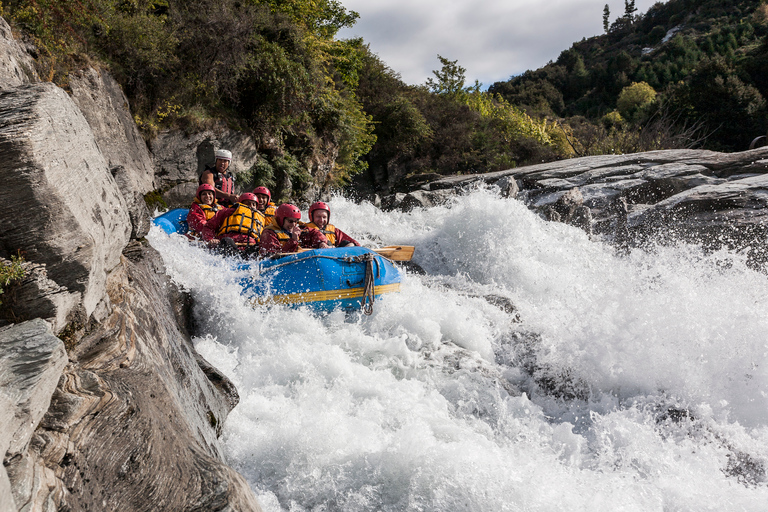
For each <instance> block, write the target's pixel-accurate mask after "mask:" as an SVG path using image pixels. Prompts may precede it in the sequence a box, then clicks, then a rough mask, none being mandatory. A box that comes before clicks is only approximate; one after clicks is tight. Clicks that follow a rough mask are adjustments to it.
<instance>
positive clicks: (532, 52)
mask: <svg viewBox="0 0 768 512" xmlns="http://www.w3.org/2000/svg"><path fill="white" fill-rule="evenodd" d="M657 1H658V0H636V1H635V6H636V7H637V8H638V13H645V12H646V11H647V10H648V9H649V8H650V7H651V6H652V5H653V4H655V3H656V2H657ZM341 3H342V4H343V5H344V6H345V7H346V8H347V9H348V10H352V11H357V12H358V13H359V14H360V18H359V19H358V20H357V23H356V24H355V26H353V27H352V28H351V29H344V30H342V31H341V32H339V34H338V36H337V37H338V38H340V39H346V38H350V37H358V36H359V37H362V38H363V39H364V40H365V41H366V42H367V43H369V44H370V46H371V50H372V51H373V53H375V54H377V55H378V56H379V58H381V60H383V61H384V62H385V63H386V64H387V65H388V66H389V67H390V68H392V69H393V70H395V71H397V72H398V73H400V74H401V75H402V78H403V80H404V81H405V82H406V83H409V84H423V83H424V82H425V81H426V79H427V78H428V77H431V76H432V70H435V69H439V68H440V62H439V61H438V60H437V55H438V54H440V55H442V56H443V57H445V58H447V59H450V60H458V61H459V65H460V66H462V67H464V68H466V70H467V73H466V76H467V82H466V83H467V85H471V84H472V83H474V81H475V79H477V80H480V82H482V83H483V84H484V86H485V87H484V88H487V87H488V86H489V85H491V84H492V83H493V82H497V81H499V80H507V79H508V78H509V77H510V76H512V75H519V74H520V73H523V72H524V71H526V70H528V69H537V68H539V67H541V66H543V65H544V64H546V63H547V62H548V61H550V60H555V59H557V56H558V55H560V52H561V51H563V50H565V49H567V48H570V47H571V44H573V43H574V42H576V41H580V40H581V39H582V38H583V37H591V36H594V35H598V34H601V33H603V7H604V6H605V4H606V3H607V4H608V6H609V7H610V9H611V21H613V20H614V19H616V18H617V17H619V16H620V15H622V14H623V13H624V0H607V1H606V0H341Z"/></svg>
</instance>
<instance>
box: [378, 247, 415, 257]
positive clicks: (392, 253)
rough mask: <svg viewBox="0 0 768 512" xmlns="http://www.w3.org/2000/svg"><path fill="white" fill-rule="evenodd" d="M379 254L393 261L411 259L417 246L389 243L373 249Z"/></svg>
mask: <svg viewBox="0 0 768 512" xmlns="http://www.w3.org/2000/svg"><path fill="white" fill-rule="evenodd" d="M371 250H372V251H374V252H375V253H376V254H378V255H379V256H384V257H385V258H389V259H390V260H392V261H411V258H413V251H414V250H416V248H415V247H414V246H412V245H388V246H387V247H380V248H379V249H371Z"/></svg>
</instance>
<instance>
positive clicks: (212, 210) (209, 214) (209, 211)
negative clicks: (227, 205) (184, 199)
mask: <svg viewBox="0 0 768 512" xmlns="http://www.w3.org/2000/svg"><path fill="white" fill-rule="evenodd" d="M192 202H193V203H195V204H196V205H197V206H199V207H200V209H201V210H203V213H204V214H205V220H211V219H212V218H213V217H214V215H216V212H218V211H219V210H221V205H220V204H219V203H213V204H203V203H201V202H200V200H199V199H198V198H195V199H194V200H193V201H192Z"/></svg>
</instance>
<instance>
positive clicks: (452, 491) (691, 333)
mask: <svg viewBox="0 0 768 512" xmlns="http://www.w3.org/2000/svg"><path fill="white" fill-rule="evenodd" d="M330 204H331V208H332V211H333V215H332V220H333V223H334V224H336V225H337V226H339V227H340V228H341V229H343V230H344V231H346V232H347V233H350V234H351V235H352V236H354V237H355V238H357V239H358V240H359V241H361V242H363V245H369V246H375V245H390V244H409V245H415V246H416V254H415V257H414V260H415V261H416V262H417V263H418V264H419V265H421V266H422V267H423V268H424V269H425V270H426V271H427V275H417V274H408V275H406V276H405V277H404V279H403V283H402V287H401V290H402V291H401V293H399V294H391V295H388V296H386V297H385V298H384V299H383V300H380V301H377V302H376V304H375V311H374V314H373V315H372V316H371V317H364V316H355V317H351V318H350V317H347V316H345V315H344V314H343V313H341V312H336V313H333V314H331V315H329V316H325V317H318V316H315V315H313V314H312V313H311V312H309V311H307V310H305V309H290V308H287V307H282V306H281V307H273V308H264V307H257V308H255V309H254V308H252V307H251V306H249V305H247V304H246V301H245V300H244V299H243V298H242V297H241V296H240V295H239V289H238V287H237V285H236V282H237V278H238V276H237V275H236V274H235V272H234V271H232V270H231V269H230V266H229V265H228V263H227V262H225V261H222V260H221V259H219V258H218V257H216V256H212V255H210V254H208V253H207V252H205V251H204V250H202V249H199V248H194V247H190V246H188V245H187V243H186V242H185V241H184V239H183V238H182V237H179V236H173V237H167V236H166V235H164V234H162V232H160V230H158V229H157V228H153V230H152V231H151V233H150V235H149V239H150V242H151V244H152V245H153V246H154V247H155V248H157V249H158V250H159V251H160V252H161V254H162V255H163V258H164V260H165V263H166V266H167V271H168V273H169V275H170V276H171V277H172V279H173V280H174V281H175V282H176V283H178V284H179V285H180V286H181V287H183V288H184V289H186V290H189V291H190V292H191V293H192V295H193V296H194V299H195V309H194V315H195V318H196V321H197V324H198V328H199V331H200V333H201V336H200V337H198V338H195V339H194V342H195V345H196V347H197V349H198V351H199V352H200V353H201V354H202V355H203V356H204V357H205V358H206V359H208V360H209V361H210V362H211V363H212V364H214V365H215V366H217V367H218V368H219V369H220V370H222V371H223V372H224V373H225V374H226V375H227V376H228V377H229V378H230V379H232V381H233V382H234V383H235V384H236V386H237V388H238V391H239V393H240V397H241V399H240V404H239V405H238V406H237V407H236V408H235V409H234V410H233V411H232V413H231V414H230V416H229V418H228V420H227V422H226V424H225V428H224V433H223V437H222V439H223V441H224V445H225V448H226V452H227V457H228V461H229V462H230V463H231V464H232V465H233V466H234V467H235V468H236V469H237V470H238V471H240V472H241V473H242V474H243V475H244V476H245V477H246V479H247V480H248V481H249V483H250V485H251V486H252V488H253V490H254V491H255V492H256V494H257V496H258V497H259V500H260V502H261V503H262V505H263V506H264V508H265V510H267V511H304V510H329V511H330V510H345V511H379V510H383V511H396V510H397V511H400V510H408V511H411V510H413V511H448V510H450V511H456V510H467V511H497V510H498V511H507V510H509V511H562V510H574V511H576V510H578V511H616V510H622V511H697V512H698V511H707V510H717V511H735V510H745V511H765V510H766V509H768V481H767V479H766V475H765V470H766V464H767V463H768V394H767V393H768V317H767V316H766V314H765V311H766V307H768V277H766V275H765V274H762V273H759V272H756V271H754V270H751V269H750V268H748V267H747V265H746V258H745V257H744V256H743V255H741V254H736V253H730V252H726V251H722V252H718V253H715V254H709V255H705V254H704V253H702V251H700V250H699V249H698V248H696V247H691V246H678V247H666V248H663V247H660V248H656V249H654V250H645V251H641V250H634V251H632V252H631V253H630V254H628V255H622V254H617V253H616V251H615V249H614V248H612V247H611V246H610V245H607V244H604V243H602V242H600V241H599V240H590V239H589V237H588V236H587V235H586V234H585V233H584V232H583V231H580V230H578V229H576V228H572V227H570V226H566V225H564V224H559V223H552V222H545V221H543V220H542V219H540V218H539V217H537V216H536V215H535V214H533V213H532V212H530V211H529V210H528V209H527V208H526V207H525V206H524V205H523V204H521V203H520V202H519V201H516V200H513V199H504V198H501V197H499V196H498V195H497V194H495V193H494V191H492V190H478V191H476V192H473V193H471V194H469V195H466V196H462V197H460V198H458V199H457V200H456V201H455V202H453V203H451V204H449V205H446V206H440V207H434V208H429V209H418V210H415V211H413V212H410V213H401V212H389V213H385V212H382V211H380V210H378V209H376V208H375V207H374V206H372V205H371V204H368V203H363V204H355V203H353V202H351V201H348V200H346V199H343V198H335V199H334V200H332V201H331V202H330Z"/></svg>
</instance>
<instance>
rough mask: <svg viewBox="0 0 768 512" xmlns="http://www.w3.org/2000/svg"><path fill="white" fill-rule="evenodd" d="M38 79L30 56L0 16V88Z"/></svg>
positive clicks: (28, 82)
mask: <svg viewBox="0 0 768 512" xmlns="http://www.w3.org/2000/svg"><path fill="white" fill-rule="evenodd" d="M38 81H40V78H39V77H38V76H37V72H36V71H35V64H34V61H33V60H32V57H31V56H30V55H29V54H28V53H27V52H26V51H24V49H23V48H22V47H21V46H20V45H19V43H18V42H17V41H16V40H15V39H14V38H13V34H12V33H11V27H10V26H8V23H7V22H6V21H5V20H4V19H2V18H0V89H9V88H12V87H16V86H19V85H23V84H30V83H34V82H38Z"/></svg>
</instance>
